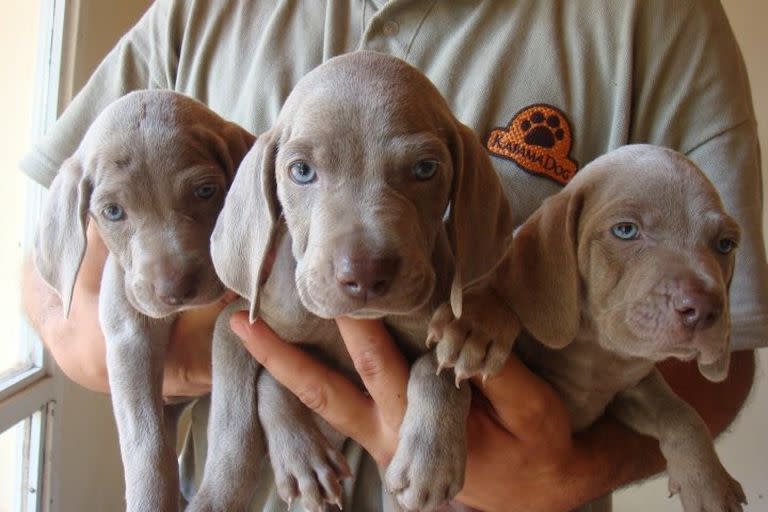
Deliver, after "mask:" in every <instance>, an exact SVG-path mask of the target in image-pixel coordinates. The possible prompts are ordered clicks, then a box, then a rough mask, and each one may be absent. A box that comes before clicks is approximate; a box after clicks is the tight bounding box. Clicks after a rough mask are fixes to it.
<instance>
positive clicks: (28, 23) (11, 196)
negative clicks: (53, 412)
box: [0, 0, 40, 510]
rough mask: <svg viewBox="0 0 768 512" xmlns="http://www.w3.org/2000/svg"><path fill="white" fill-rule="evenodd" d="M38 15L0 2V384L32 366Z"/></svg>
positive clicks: (34, 6)
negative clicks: (29, 242)
mask: <svg viewBox="0 0 768 512" xmlns="http://www.w3.org/2000/svg"><path fill="white" fill-rule="evenodd" d="M39 15H40V0H36V1H30V0H25V1H24V2H4V9H3V16H0V62H2V63H3V66H2V67H0V112H3V123H0V169H1V171H0V172H2V173H3V187H2V201H0V218H2V219H3V220H2V223H0V283H2V286H1V287H0V325H2V326H3V329H2V332H0V386H1V384H2V381H3V380H5V379H6V378H7V377H9V376H10V375H12V374H15V373H17V372H19V371H22V370H25V369H27V368H29V367H31V366H32V364H33V346H32V344H31V343H30V342H29V341H27V340H28V339H29V338H28V337H27V336H23V335H22V325H21V322H20V321H19V311H20V297H19V289H20V274H21V272H20V270H21V263H22V255H23V251H22V240H23V239H24V229H25V228H24V212H25V206H26V204H25V199H26V187H27V183H26V182H27V180H28V178H26V177H25V176H24V175H23V174H22V173H21V172H20V171H19V168H18V162H19V160H20V159H21V157H22V156H23V154H24V152H25V150H26V149H28V148H29V144H30V134H31V126H30V123H31V109H32V101H33V99H32V98H33V93H34V91H35V84H34V79H35V63H36V57H37V48H38V21H39ZM0 481H2V479H0ZM0 510H1V509H0Z"/></svg>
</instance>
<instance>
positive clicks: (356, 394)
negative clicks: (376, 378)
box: [230, 311, 378, 448]
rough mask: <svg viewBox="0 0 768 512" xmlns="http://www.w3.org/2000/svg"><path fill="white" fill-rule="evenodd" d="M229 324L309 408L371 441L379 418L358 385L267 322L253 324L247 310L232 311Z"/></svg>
mask: <svg viewBox="0 0 768 512" xmlns="http://www.w3.org/2000/svg"><path fill="white" fill-rule="evenodd" d="M230 325H231V327H232V329H233V330H234V331H235V333H236V334H237V335H238V336H240V338H241V339H242V340H243V345H244V346H245V348H246V349H247V350H248V352H250V353H251V355H253V357H255V358H256V360H257V361H259V363H261V364H262V366H264V368H266V369H267V370H269V373H270V374H272V376H273V377H274V378H276V379H277V380H278V381H279V382H280V383H281V384H282V385H284V386H285V387H286V388H288V389H289V390H290V391H291V392H292V393H293V394H295V395H296V396H297V397H298V398H299V400H301V401H302V402H303V403H304V404H305V405H306V406H307V407H309V408H310V409H312V410H313V411H314V412H316V413H317V414H319V415H320V416H322V417H323V418H324V419H325V420H326V421H327V422H328V423H330V424H331V425H332V426H333V427H334V428H335V429H336V430H338V431H339V432H342V433H343V434H345V435H347V436H349V437H352V438H354V439H356V440H357V441H358V442H359V443H360V444H362V445H363V446H364V447H366V448H368V445H370V444H372V441H373V439H374V436H375V433H376V432H377V431H378V423H377V421H378V418H377V417H376V413H375V410H374V407H373V403H372V402H371V400H370V399H369V398H368V397H366V396H365V395H364V394H363V393H362V392H361V391H360V390H359V389H358V388H357V386H355V385H354V384H353V383H352V382H350V381H349V380H348V379H346V378H345V377H343V376H342V375H340V374H338V373H336V372H334V371H332V370H330V369H329V368H328V367H327V366H325V365H324V364H322V363H320V362H319V361H317V360H315V359H314V358H312V357H311V356H310V355H309V354H307V353H306V352H304V351H303V350H301V348H299V347H298V346H296V345H292V344H290V343H286V342H284V341H283V340H281V339H280V338H279V337H278V336H277V334H275V332H274V331H273V330H272V329H270V328H269V326H267V325H266V324H265V323H264V322H262V321H257V322H256V323H254V324H253V325H251V324H250V323H249V322H248V314H247V312H245V311H243V312H238V313H235V314H233V315H232V318H231V320H230Z"/></svg>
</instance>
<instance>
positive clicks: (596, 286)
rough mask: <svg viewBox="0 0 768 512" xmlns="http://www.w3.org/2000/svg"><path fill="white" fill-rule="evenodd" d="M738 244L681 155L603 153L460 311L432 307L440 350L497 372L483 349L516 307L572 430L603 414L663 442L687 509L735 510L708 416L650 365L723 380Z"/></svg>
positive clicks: (445, 358) (649, 149)
mask: <svg viewBox="0 0 768 512" xmlns="http://www.w3.org/2000/svg"><path fill="white" fill-rule="evenodd" d="M738 240H739V228H738V226H737V225H736V223H735V222H734V220H733V219H732V218H731V217H729V216H728V215H727V214H726V213H725V212H724V210H723V206H722V203H721V202H720V198H719V196H718V194H717V192H716V190H715V188H714V187H713V186H712V184H711V183H710V182H709V181H708V180H707V179H706V177H705V176H704V174H703V173H702V172H701V171H700V170H699V169H698V168H697V167H696V166H695V165H694V164H693V163H692V162H691V161H689V160H688V159H687V158H685V157H684V156H683V155H681V154H678V153H676V152H674V151H671V150H668V149H664V148H659V147H654V146H648V145H634V146H626V147H623V148H620V149H618V150H615V151H612V152H611V153H608V154H607V155H604V156H602V157H600V158H598V159H596V160H595V161H594V162H592V163H590V164H589V165H588V166H586V167H585V168H584V169H583V170H581V171H580V172H579V173H578V174H577V175H576V177H575V178H574V179H573V180H572V181H571V182H570V183H569V184H568V185H567V186H566V187H565V188H564V189H563V190H562V191H561V192H560V193H558V194H556V195H555V196H553V197H551V198H549V199H548V200H547V201H545V202H544V204H543V205H542V206H541V207H540V208H539V209H538V210H537V211H536V212H535V213H534V214H533V215H532V216H531V218H530V219H529V220H528V221H527V222H526V223H525V224H523V225H522V226H521V227H520V228H519V230H518V231H517V232H516V233H515V237H514V241H513V243H512V246H511V250H510V252H509V253H508V254H507V257H506V258H505V259H504V260H503V261H502V262H501V263H500V265H499V266H498V268H497V269H496V270H495V271H494V272H493V273H492V274H491V275H489V276H487V277H486V278H485V279H484V280H481V281H479V282H477V283H474V284H473V285H472V286H471V288H470V290H467V291H466V292H465V295H464V300H465V305H464V314H463V316H461V317H460V318H459V319H458V320H456V318H455V317H454V315H453V314H452V313H451V310H450V308H449V307H447V306H442V307H441V308H440V310H439V311H438V312H437V313H436V315H435V318H434V319H433V322H432V324H431V337H432V338H434V339H436V340H441V341H440V344H439V346H438V349H437V352H438V358H439V359H440V361H441V363H442V364H443V365H445V366H455V367H456V369H457V374H461V375H462V376H470V375H474V374H488V373H493V372H494V371H495V370H496V369H497V368H498V367H499V366H500V364H502V361H500V360H499V359H498V358H495V357H485V347H486V346H487V344H488V343H489V340H493V339H497V338H499V337H501V338H505V339H510V340H511V339H514V338H515V337H516V336H517V334H518V332H519V324H518V322H517V319H516V316H517V317H519V319H520V323H522V327H523V328H524V329H525V332H524V334H523V336H521V337H520V339H519V340H518V342H517V345H516V349H517V352H518V354H519V356H520V357H521V359H523V360H524V361H525V362H526V364H528V365H529V366H530V367H531V368H533V369H534V370H535V371H536V372H537V373H539V374H540V375H542V376H543V377H544V378H546V379H547V380H548V381H549V382H550V383H552V385H553V386H554V387H555V388H556V389H557V390H558V391H559V392H560V394H561V396H562V397H563V399H564V400H565V403H566V405H567V406H568V408H569V410H570V413H571V420H572V424H573V428H574V430H581V429H584V428H586V427H587V426H589V425H590V424H591V423H592V422H594V421H595V420H596V419H597V418H598V417H599V416H601V415H602V414H603V413H604V412H605V411H606V410H608V412H609V413H610V414H612V415H613V416H615V417H616V418H617V419H618V420H619V421H622V422H623V423H625V424H626V425H627V426H629V427H631V428H633V429H634V430H636V431H638V432H641V433H643V434H646V435H650V436H653V437H655V438H656V439H658V440H659V442H660V447H661V450H662V452H663V454H664V456H665V457H666V459H667V468H668V472H669V476H670V490H671V491H672V492H673V493H678V492H679V493H680V497H681V499H682V502H683V505H684V508H685V510H686V511H688V512H694V511H696V512H698V511H704V510H717V511H735V510H741V506H740V503H741V502H744V499H745V498H744V494H743V492H742V490H741V487H740V486H739V484H738V483H737V482H736V481H735V480H733V479H732V478H731V477H730V475H728V473H727V472H726V471H725V469H723V467H722V465H721V464H720V462H719V460H718V458H717V454H716V453H715V451H714V447H713V445H712V440H711V438H710V436H709V432H708V430H707V427H706V425H705V424H704V422H703V421H702V420H701V418H700V417H699V416H698V415H697V414H696V412H695V411H694V410H693V409H692V408H691V407H690V406H688V404H686V403H685V402H683V401H682V400H681V399H679V398H678V397H677V396H676V395H674V393H673V392H672V391H671V390H670V389H669V387H668V386H667V385H666V383H665V382H664V379H663V378H662V377H661V376H660V374H659V373H658V372H657V371H656V370H655V369H654V364H655V363H656V362H658V361H662V360H664V359H667V358H670V357H674V358H678V359H681V360H693V359H696V360H697V361H698V364H699V369H700V371H701V373H702V374H703V375H704V376H705V377H707V378H708V379H710V380H713V381H720V380H722V379H724V378H725V377H726V375H727V372H728V362H729V357H730V352H729V339H730V323H729V316H728V287H729V284H730V280H731V276H732V275H733V267H734V249H735V247H736V245H737V244H738ZM515 315H516V316H515ZM489 327H490V328H489Z"/></svg>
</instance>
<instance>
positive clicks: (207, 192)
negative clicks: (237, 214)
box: [195, 185, 219, 199]
mask: <svg viewBox="0 0 768 512" xmlns="http://www.w3.org/2000/svg"><path fill="white" fill-rule="evenodd" d="M218 189H219V187H217V186H216V185H202V186H199V187H197V188H196V189H195V197H196V198H198V199H210V198H212V197H213V195H214V194H215V193H216V191H217V190H218Z"/></svg>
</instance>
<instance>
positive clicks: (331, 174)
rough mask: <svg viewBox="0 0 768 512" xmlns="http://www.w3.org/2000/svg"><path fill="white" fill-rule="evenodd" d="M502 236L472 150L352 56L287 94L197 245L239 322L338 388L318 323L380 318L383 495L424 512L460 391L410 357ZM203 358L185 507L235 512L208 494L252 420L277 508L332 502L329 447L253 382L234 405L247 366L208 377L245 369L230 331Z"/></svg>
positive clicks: (383, 59)
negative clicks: (310, 354)
mask: <svg viewBox="0 0 768 512" xmlns="http://www.w3.org/2000/svg"><path fill="white" fill-rule="evenodd" d="M446 218H447V221H446V220H445V219H446ZM511 227H512V225H511V214H510V210H509V206H508V204H507V202H506V199H505V197H504V194H503V191H502V188H501V184H500V182H499V179H498V177H497V176H496V173H495V171H494V170H493V167H492V166H491V163H490V161H489V159H488V157H487V155H486V154H485V152H484V150H483V147H482V144H481V143H480V141H479V140H478V139H477V137H476V136H475V135H474V134H473V132H472V131H471V130H470V129H469V128H467V127H466V126H464V125H462V124H461V123H459V122H458V121H457V120H456V119H455V117H454V116H453V114H452V113H451V112H450V110H449V108H448V106H447V105H446V103H445V101H444V99H443V98H442V97H441V96H440V94H439V93H438V91H437V90H436V89H435V87H434V86H433V85H432V84H431V83H430V82H429V80H428V79H427V78H426V77H425V76H424V75H423V74H422V73H421V72H420V71H418V70H416V69H415V68H413V67H411V66H410V65H408V64H406V63H405V62H403V61H401V60H399V59H396V58H394V57H389V56H385V55H380V54H376V53H370V52H359V53H354V54H348V55H345V56H341V57H337V58H334V59H331V60H330V61H328V62H327V63H325V64H323V65H322V66H320V67H319V68H317V69H316V70H314V71H312V72H311V73H309V74H308V75H307V76H306V77H304V78H303V79H302V80H301V81H300V82H299V83H298V84H297V86H296V87H295V89H294V90H293V91H292V92H291V94H290V96H289V97H288V99H287V101H286V103H285V105H284V107H283V109H282V111H281V113H280V115H279V118H278V120H277V122H276V124H275V126H274V127H273V128H272V129H271V130H270V131H268V132H267V133H264V134H262V135H261V136H259V138H258V141H257V143H256V144H255V146H254V148H253V149H252V150H251V152H250V153H249V154H248V156H247V157H246V158H245V160H244V161H243V163H242V165H241V167H240V170H239V171H238V175H237V178H236V179H235V182H234V184H233V186H232V190H231V192H230V194H229V196H228V197H227V201H226V205H225V207H224V209H223V211H222V214H221V216H220V218H219V221H218V223H217V225H216V229H215V231H214V233H213V238H212V254H213V257H214V263H215V265H216V270H217V271H218V272H219V275H220V276H221V278H222V280H223V281H224V283H225V284H226V285H227V286H229V287H231V288H232V289H233V290H235V291H236V292H238V293H239V294H240V295H242V296H243V297H246V298H248V299H249V303H250V304H249V306H250V312H251V318H255V317H256V316H259V317H261V318H263V319H264V320H265V321H266V322H267V324H269V325H270V326H271V327H272V328H273V329H274V330H275V331H277V333H278V334H279V335H280V336H281V337H283V338H284V339H286V340H290V341H295V342H300V343H304V344H306V345H307V346H308V347H309V348H310V349H312V350H313V351H315V352H316V353H320V354H322V356H323V357H324V358H325V359H326V360H328V361H330V362H331V363H332V364H334V365H335V366H336V367H337V368H340V369H341V370H342V371H345V372H346V373H347V374H348V375H354V369H353V365H352V362H351V361H350V358H349V356H348V354H347V353H346V350H345V348H344V345H343V343H342V341H341V339H340V337H339V333H338V331H337V329H336V326H335V323H334V322H333V321H332V320H331V319H332V318H334V317H338V316H342V315H347V316H352V317H356V318H382V317H384V318H385V319H386V323H387V326H388V327H389V328H390V331H391V332H392V333H393V334H394V335H395V337H396V338H397V340H398V342H399V343H400V345H401V347H402V349H403V350H404V351H405V352H406V353H407V354H409V356H410V357H411V358H412V360H413V361H414V363H413V366H412V370H411V374H410V381H409V386H408V408H407V412H406V416H405V419H404V421H403V424H402V428H401V430H400V442H399V445H398V449H397V452H396V453H395V455H394V457H393V459H392V462H391V463H390V465H389V467H388V468H387V472H386V484H387V487H388V488H389V489H390V490H391V491H392V492H393V493H394V494H395V496H396V498H397V501H398V502H399V503H400V504H401V505H402V506H403V507H405V508H407V509H409V510H425V511H429V510H433V509H435V508H436V507H438V506H439V505H440V504H441V503H443V502H445V501H446V500H448V499H450V498H451V497H453V496H454V495H455V494H456V493H457V492H458V491H459V490H460V489H461V487H462V483H463V477H464V462H465V450H466V447H465V424H466V416H467V413H468V410H469V401H470V392H469V389H468V387H466V386H464V387H463V388H462V389H457V388H456V387H455V386H454V383H453V379H452V378H450V377H448V376H447V375H446V376H444V377H442V378H436V377H435V372H436V370H437V361H436V360H435V357H434V353H433V352H427V351H426V347H425V340H426V334H427V326H428V322H429V319H430V318H431V314H432V312H433V311H434V307H435V306H436V305H437V304H440V303H441V302H443V301H444V300H448V299H449V297H450V299H451V303H452V307H453V308H454V310H456V311H460V309H461V290H462V283H463V282H465V280H472V279H475V278H477V277H479V276H481V275H483V274H485V273H487V272H488V271H489V270H490V269H491V268H492V267H493V265H494V263H495V262H496V261H497V260H498V259H499V258H500V257H501V255H502V254H503V250H504V247H505V244H506V242H507V241H508V238H509V236H510V235H511ZM241 307H242V306H241ZM236 308H237V306H236V305H235V306H233V308H232V309H236ZM221 327H222V331H224V330H225V329H224V327H225V326H224V325H222V326H221ZM219 352H222V353H229V354H230V355H229V356H228V357H227V356H221V357H219V355H218V354H219ZM425 352H426V353H425ZM214 354H215V355H216V357H215V358H214V371H213V379H214V385H213V389H214V391H213V401H212V412H211V420H210V424H209V451H208V461H207V464H206V474H205V478H204V483H203V486H202V488H201V492H200V493H199V495H200V496H199V501H198V498H196V500H195V502H193V504H192V505H193V510H196V511H197V510H241V509H242V507H243V506H244V505H243V503H244V501H245V500H246V499H247V497H248V495H247V494H242V493H239V492H237V491H234V490H231V491H227V492H225V493H224V494H226V495H229V496H231V497H232V500H231V501H229V502H223V501H220V502H215V500H214V498H213V495H214V494H215V493H216V492H220V490H221V489H222V488H223V487H226V486H231V485H233V484H232V482H233V480H235V479H237V477H238V476H239V475H240V474H241V473H240V471H242V470H243V469H245V467H246V466H247V465H248V464H253V457H254V456H256V455H257V453H256V452H251V453H247V452H246V451H244V450H243V449H242V447H241V446H239V445H238V444H237V441H232V438H231V437H230V436H228V435H226V434H225V432H227V429H234V430H235V431H241V430H242V425H244V424H247V423H248V422H250V421H253V420H254V418H255V417H256V415H257V414H258V417H259V418H260V420H261V423H262V427H263V430H264V436H265V439H266V442H267V448H268V450H269V455H270V458H271V461H272V465H273V468H274V471H275V479H276V482H277V486H278V491H279V493H280V495H281V496H282V497H283V498H284V499H286V500H287V501H291V500H292V499H293V498H294V497H296V496H298V495H301V497H302V500H303V504H304V506H305V508H307V509H309V510H322V509H323V506H324V505H323V503H324V502H328V503H338V502H339V493H340V487H339V484H338V480H339V479H340V478H341V477H342V476H343V475H344V473H345V470H346V464H345V463H344V462H343V458H342V456H341V455H340V454H339V453H338V450H337V448H338V441H339V435H338V434H335V435H332V433H331V432H329V430H330V429H328V428H327V426H325V425H324V424H323V423H322V422H321V421H320V420H319V418H318V417H316V416H315V415H314V414H311V413H310V411H309V410H308V409H307V408H306V407H304V406H303V405H302V404H301V403H300V402H299V401H298V399H297V398H296V397H294V396H293V395H291V394H290V393H289V392H288V391H286V390H285V389H283V388H282V387H281V386H280V385H278V384H277V383H276V382H275V381H274V379H272V377H271V376H269V375H268V374H266V373H263V374H262V375H261V377H260V378H259V382H258V404H257V403H254V402H251V403H243V402H245V400H238V401H236V402H233V401H232V399H231V397H232V396H233V395H237V394H240V395H241V396H249V394H250V393H251V388H250V387H248V386H251V385H254V383H255V382H256V379H255V372H256V369H255V368H253V367H248V368H246V367H244V366H243V367H242V368H241V369H242V370H243V371H244V372H245V373H244V374H243V375H239V376H238V377H237V379H234V378H232V374H231V368H232V365H231V364H230V365H227V364H222V365H221V366H219V367H217V366H216V365H217V364H218V363H219V362H224V361H226V360H230V361H238V360H243V359H244V358H249V356H248V355H247V354H246V353H244V350H243V348H242V346H241V344H240V343H239V342H237V340H234V339H231V334H227V333H222V334H221V335H218V334H217V335H216V336H215V341H214ZM228 372H230V373H228ZM249 372H250V373H249ZM220 381H221V382H228V383H229V385H230V386H232V387H231V389H229V390H226V389H225V387H223V386H219V382H220ZM235 383H237V384H236V385H235ZM225 385H226V384H225ZM235 386H236V387H235ZM220 392H221V394H219V393H220ZM328 436H332V437H334V439H331V440H330V441H329V440H328ZM253 447H254V448H256V444H253ZM214 468H218V469H215V470H214ZM209 469H210V471H209Z"/></svg>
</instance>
